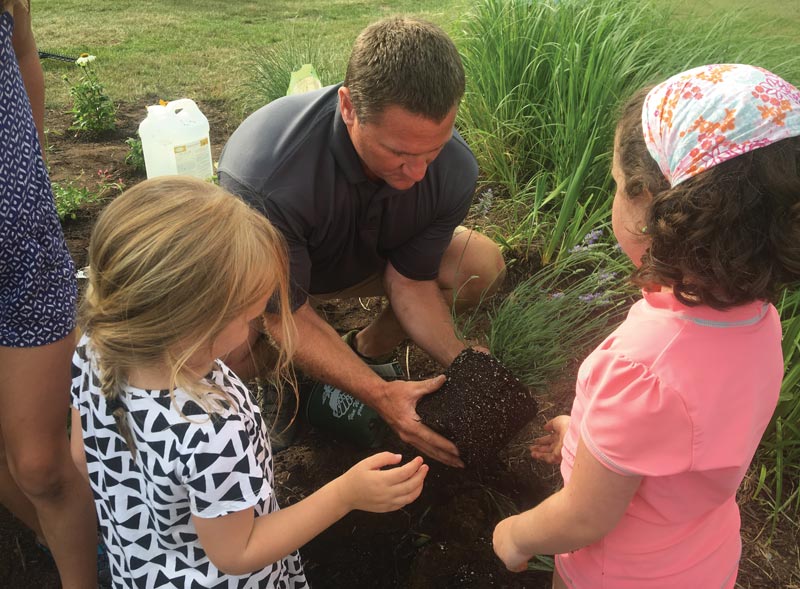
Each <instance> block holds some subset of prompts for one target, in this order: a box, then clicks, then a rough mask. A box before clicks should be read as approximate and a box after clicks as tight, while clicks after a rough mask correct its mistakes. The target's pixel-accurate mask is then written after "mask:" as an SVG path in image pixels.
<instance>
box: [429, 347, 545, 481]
mask: <svg viewBox="0 0 800 589" xmlns="http://www.w3.org/2000/svg"><path fill="white" fill-rule="evenodd" d="M445 376H447V382H445V384H444V385H442V387H441V388H440V389H439V390H438V391H437V392H435V393H433V394H431V395H427V396H425V397H423V398H422V399H421V400H420V402H419V403H418V404H417V413H418V414H419V416H420V417H421V418H422V422H423V423H424V424H425V425H427V426H428V427H430V428H431V429H434V430H436V431H437V432H439V433H440V434H442V435H443V436H444V437H446V438H447V439H449V440H451V441H452V442H453V443H454V444H455V445H456V447H457V448H458V450H459V452H460V454H461V459H462V460H463V461H464V464H465V465H467V466H468V467H474V468H484V467H487V466H489V465H490V464H491V463H492V462H493V461H494V460H495V459H496V457H497V452H498V451H500V450H501V449H502V448H504V447H505V445H506V444H508V442H509V441H511V439H512V438H513V437H514V435H515V434H516V433H517V432H518V431H519V430H520V429H522V427H523V426H524V425H525V424H527V423H528V422H529V421H531V420H532V419H533V418H534V417H536V413H537V410H538V406H537V404H536V400H535V399H534V398H533V396H532V395H531V393H530V391H529V390H528V388H527V387H526V386H525V385H523V384H522V383H521V382H520V381H519V380H518V379H517V378H516V377H515V376H514V375H513V374H511V372H510V371H509V370H508V369H507V368H506V367H505V366H503V365H502V364H501V363H500V361H499V360H498V359H497V358H495V357H493V356H490V355H489V354H484V353H481V352H478V351H475V350H473V349H472V348H467V349H465V350H464V351H463V352H461V353H460V354H459V355H458V356H457V357H456V359H455V360H454V361H453V363H452V364H451V365H450V368H448V369H447V370H446V371H445Z"/></svg>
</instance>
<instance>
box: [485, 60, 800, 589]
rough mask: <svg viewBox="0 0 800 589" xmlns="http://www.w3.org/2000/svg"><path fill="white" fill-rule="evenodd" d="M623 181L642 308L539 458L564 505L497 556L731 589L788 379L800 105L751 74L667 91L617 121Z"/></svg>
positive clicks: (588, 572)
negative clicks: (783, 297) (555, 471)
mask: <svg viewBox="0 0 800 589" xmlns="http://www.w3.org/2000/svg"><path fill="white" fill-rule="evenodd" d="M612 175H613V177H614V180H615V181H616V184H617V192H616V194H615V195H614V203H613V209H612V225H613V228H614V234H615V236H616V237H617V239H618V241H619V243H620V246H621V247H622V250H623V251H624V252H625V253H626V254H627V255H628V256H629V257H630V258H631V260H632V261H633V262H634V264H635V265H636V266H637V269H636V271H635V272H634V275H633V278H634V282H635V283H636V284H637V285H639V286H641V287H642V295H643V298H642V299H641V300H640V301H638V302H637V303H636V304H634V305H633V307H632V308H631V310H630V313H629V314H628V317H627V318H626V320H625V321H624V323H623V324H622V325H621V326H620V327H619V328H618V329H617V330H615V331H614V333H612V334H611V335H610V336H609V337H608V338H606V340H605V341H604V342H603V343H601V344H600V345H599V346H598V347H597V349H595V350H594V351H593V352H592V353H591V354H590V355H589V357H588V358H587V359H586V360H585V361H584V362H583V364H582V365H581V368H580V370H579V372H578V379H577V384H576V395H575V401H574V403H573V405H572V412H571V415H570V416H565V415H563V416H559V417H557V418H555V419H554V420H552V421H551V422H550V423H549V424H548V425H547V426H546V427H547V429H549V430H551V431H552V432H553V433H552V435H549V436H545V437H543V438H540V439H539V440H537V443H536V445H534V446H533V447H532V449H531V454H532V455H533V456H534V457H535V458H539V459H542V460H546V461H548V462H559V461H560V462H561V473H562V475H563V476H564V488H563V489H562V490H560V491H559V492H557V493H555V494H554V495H552V496H551V497H549V498H548V499H546V500H545V501H544V502H542V503H541V504H540V505H538V506H536V507H535V508H534V509H532V510H530V511H527V512H525V513H523V514H520V515H518V516H514V517H511V518H508V519H505V520H503V521H502V522H500V523H499V524H498V526H497V528H496V529H495V533H494V548H495V552H496V553H497V554H498V555H499V556H500V558H501V559H502V560H503V562H504V563H505V564H506V566H507V567H508V568H509V569H511V570H522V569H523V568H525V566H526V561H527V560H528V558H530V557H531V556H532V555H533V554H556V573H555V575H554V579H553V585H554V587H572V588H580V589H584V588H585V589H596V588H602V587H609V588H614V589H673V588H678V587H681V588H683V587H686V588H690V587H691V588H695V587H696V588H712V587H713V588H719V589H732V588H733V587H734V585H735V584H736V576H737V571H738V564H739V558H740V554H741V539H740V535H739V527H740V519H739V508H738V506H737V503H736V491H737V489H738V487H739V485H740V483H741V482H742V478H743V477H744V475H745V473H746V471H747V468H748V466H749V464H750V461H751V460H752V458H753V455H754V453H755V451H756V448H757V446H758V443H759V440H760V439H761V435H762V434H763V432H764V430H765V428H766V427H767V424H768V423H769V421H770V418H771V416H772V413H773V411H774V409H775V405H776V403H777V401H778V394H779V391H780V387H781V378H782V376H783V357H782V354H781V323H780V318H779V317H778V313H777V311H776V309H775V307H774V306H773V305H772V304H771V302H770V301H773V300H775V298H776V297H777V294H778V293H779V292H780V288H781V287H782V286H794V285H796V284H797V281H798V280H799V279H800V250H799V249H798V243H800V91H798V90H797V88H795V87H793V86H792V85H790V84H789V83H787V82H786V81H785V80H782V79H781V78H779V77H778V76H776V75H775V74H773V73H771V72H768V71H766V70H763V69H761V68H757V67H753V66H748V65H740V64H719V65H709V66H703V67H699V68H695V69H692V70H689V71H686V72H683V73H680V74H678V75H676V76H673V77H672V78H670V79H669V80H667V81H666V82H663V83H661V84H659V85H657V86H656V87H654V88H652V89H651V90H649V91H642V92H640V93H638V94H637V95H636V96H634V97H633V98H632V99H631V101H630V102H629V103H628V104H627V106H626V107H625V109H624V110H623V113H622V118H621V120H620V122H619V125H618V127H617V133H616V139H615V146H614V161H613V167H612Z"/></svg>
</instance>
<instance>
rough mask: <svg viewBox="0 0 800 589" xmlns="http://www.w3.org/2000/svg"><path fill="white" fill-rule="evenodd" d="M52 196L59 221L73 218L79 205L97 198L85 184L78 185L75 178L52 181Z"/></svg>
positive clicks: (94, 200)
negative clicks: (65, 180)
mask: <svg viewBox="0 0 800 589" xmlns="http://www.w3.org/2000/svg"><path fill="white" fill-rule="evenodd" d="M53 196H54V197H55V201H56V213H58V218H59V219H60V220H61V221H65V220H67V219H75V218H76V216H77V212H78V210H79V209H80V208H81V207H83V206H84V205H87V204H89V203H92V202H96V201H97V198H98V196H97V194H95V193H93V192H91V191H90V190H89V189H88V188H86V187H85V186H80V185H79V184H77V183H76V182H75V180H70V181H68V182H53Z"/></svg>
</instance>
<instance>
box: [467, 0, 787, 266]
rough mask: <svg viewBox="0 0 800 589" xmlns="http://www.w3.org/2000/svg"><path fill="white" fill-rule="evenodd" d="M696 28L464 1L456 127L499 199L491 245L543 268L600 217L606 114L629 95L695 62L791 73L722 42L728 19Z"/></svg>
mask: <svg viewBox="0 0 800 589" xmlns="http://www.w3.org/2000/svg"><path fill="white" fill-rule="evenodd" d="M706 22H707V21H705V20H700V19H696V20H692V19H680V20H676V19H675V18H673V17H672V15H671V14H670V13H669V11H668V10H665V9H664V6H663V4H662V5H659V6H655V5H654V4H651V3H650V2H648V1H647V0H644V1H642V2H629V1H626V0H560V1H556V0H479V1H478V2H477V3H476V5H475V7H474V9H473V10H472V12H471V13H470V15H469V16H468V17H467V19H466V21H465V23H464V32H465V36H464V39H463V40H462V42H461V43H460V45H459V46H460V48H461V50H462V56H463V60H464V67H465V70H466V74H467V76H466V77H467V92H466V94H465V97H464V101H463V104H462V106H461V109H460V111H459V129H460V131H461V132H462V134H463V135H464V138H465V139H466V141H467V143H468V144H469V145H470V147H471V148H472V149H473V151H474V152H475V155H476V157H477V158H478V162H479V165H480V168H481V170H482V172H483V173H484V174H485V180H486V182H487V183H490V184H491V185H493V186H496V187H497V189H496V190H495V192H497V193H498V196H504V197H506V198H503V199H499V198H498V199H496V200H497V203H496V205H495V208H496V209H497V216H498V218H500V219H503V220H504V221H505V222H504V223H503V226H502V227H500V228H498V231H499V232H500V233H501V234H502V233H505V235H503V236H502V240H503V241H505V242H508V243H509V244H511V245H517V246H526V245H528V244H530V245H532V246H533V247H538V248H539V249H541V258H542V260H543V261H544V263H549V262H550V261H552V260H555V259H557V258H558V257H559V256H560V255H562V254H563V253H564V252H565V251H568V250H569V249H570V248H572V247H574V246H575V245H576V244H577V243H578V242H579V240H580V239H581V237H582V236H583V235H584V234H585V233H586V230H587V229H588V228H591V227H592V226H596V225H599V224H602V223H604V222H606V221H607V219H608V216H609V214H610V209H611V207H610V203H611V196H612V194H613V191H612V190H611V176H610V167H611V155H612V147H613V146H612V144H613V137H614V130H615V125H616V120H617V110H618V107H619V104H621V103H622V102H623V101H624V100H625V99H626V98H627V97H628V96H629V95H630V94H631V93H632V92H633V91H635V90H637V89H639V88H641V87H643V86H645V85H647V84H649V83H654V82H656V81H659V80H662V79H664V78H666V77H668V76H669V75H672V74H674V73H675V72H678V71H682V70H685V69H687V68H689V67H693V66H697V65H702V64H705V63H725V62H734V63H736V62H746V63H758V64H759V65H761V66H764V67H768V68H769V69H771V70H772V71H776V72H779V73H785V71H786V69H794V70H795V71H796V70H797V63H795V64H794V65H789V66H788V67H787V66H786V65H785V62H786V61H787V60H791V59H792V56H790V55H788V54H787V53H786V51H785V46H784V44H778V43H773V44H769V43H764V42H761V39H760V38H759V42H758V44H756V42H755V41H749V42H744V41H742V39H741V38H740V37H739V36H737V35H735V34H732V31H736V30H737V27H740V28H741V27H742V26H743V25H742V24H741V23H740V22H739V21H738V20H737V15H735V14H728V15H724V16H722V17H721V18H720V19H718V20H717V21H716V23H715V24H714V25H712V26H710V27H709V26H708V25H707V24H706ZM749 38H750V39H753V37H752V36H750V37H749ZM787 79H789V80H791V79H792V77H791V76H789V77H787Z"/></svg>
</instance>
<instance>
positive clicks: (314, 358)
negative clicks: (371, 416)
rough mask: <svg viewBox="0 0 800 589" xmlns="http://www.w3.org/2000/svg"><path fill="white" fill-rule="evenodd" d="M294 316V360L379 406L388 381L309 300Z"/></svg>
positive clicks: (273, 332) (313, 374)
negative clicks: (295, 343) (371, 368)
mask: <svg viewBox="0 0 800 589" xmlns="http://www.w3.org/2000/svg"><path fill="white" fill-rule="evenodd" d="M266 317H267V319H266V322H267V328H268V329H269V331H270V333H271V335H272V336H273V337H275V338H278V337H279V334H278V333H277V331H278V330H277V329H273V324H272V320H273V318H272V316H270V315H267V316H266ZM294 319H295V325H296V327H297V349H296V351H295V355H294V362H295V363H296V364H297V365H298V366H299V367H300V368H302V369H303V371H305V372H306V373H307V374H308V375H309V376H311V377H313V378H315V379H317V380H320V381H322V382H325V383H326V384H331V385H333V386H335V387H337V388H340V389H342V390H344V391H346V392H348V393H350V394H351V395H353V396H354V397H356V398H357V399H359V400H360V401H362V402H364V403H366V404H367V405H369V406H370V407H373V408H376V407H378V406H379V405H380V397H381V396H382V394H383V392H384V385H385V384H386V383H385V381H384V380H383V379H381V378H380V377H379V376H378V375H376V374H375V373H374V372H373V371H372V370H370V369H369V367H367V365H366V364H364V362H362V361H361V360H360V359H359V358H358V357H357V356H356V355H355V354H354V353H353V351H352V350H351V349H350V347H349V346H348V345H347V344H346V343H345V342H344V341H342V338H341V337H339V334H337V333H336V331H335V330H334V329H333V328H332V327H331V326H330V325H328V324H327V323H326V322H325V321H324V320H323V319H322V318H321V317H320V316H319V315H317V314H316V312H315V311H314V310H313V309H312V308H311V306H310V305H309V304H308V303H306V304H304V305H303V306H301V307H300V308H299V309H298V310H297V311H295V313H294Z"/></svg>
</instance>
